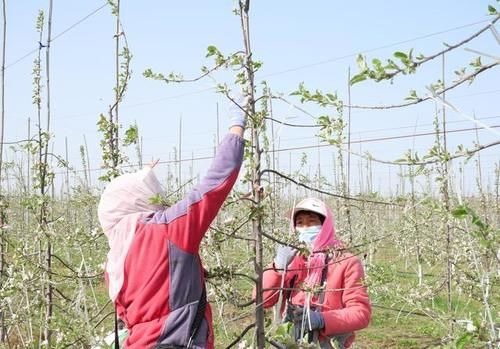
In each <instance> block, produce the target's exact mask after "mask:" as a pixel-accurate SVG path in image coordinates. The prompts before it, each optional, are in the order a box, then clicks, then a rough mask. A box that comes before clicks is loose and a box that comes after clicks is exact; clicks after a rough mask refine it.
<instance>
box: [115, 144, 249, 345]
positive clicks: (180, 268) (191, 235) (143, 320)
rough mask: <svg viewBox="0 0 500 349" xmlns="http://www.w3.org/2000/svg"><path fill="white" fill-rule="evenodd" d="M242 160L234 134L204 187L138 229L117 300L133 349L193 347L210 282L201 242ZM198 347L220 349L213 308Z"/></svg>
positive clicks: (199, 334)
mask: <svg viewBox="0 0 500 349" xmlns="http://www.w3.org/2000/svg"><path fill="white" fill-rule="evenodd" d="M242 159H243V139H242V138H241V137H239V136H237V135H235V134H228V135H227V136H226V137H225V138H224V140H223V141H222V142H221V144H220V146H219V149H218V151H217V155H216V157H215V159H214V161H213V163H212V165H211V167H210V169H209V170H208V172H207V174H206V176H205V177H204V178H203V179H202V180H201V182H200V184H199V185H197V186H196V187H194V188H193V189H192V190H191V192H190V193H189V194H187V195H186V197H185V198H184V199H183V200H181V201H179V202H178V203H176V204H175V205H173V206H172V207H169V208H167V209H165V210H163V211H159V212H156V213H155V214H154V215H152V216H150V217H147V219H145V220H144V221H141V222H139V223H138V224H137V228H136V233H135V236H134V240H133V241H132V244H131V246H130V249H129V251H128V254H127V257H126V260H125V266H124V268H125V269H124V283H123V286H122V288H121V290H120V293H119V294H118V296H117V298H116V308H117V311H118V316H119V317H120V318H121V319H122V320H123V321H124V322H125V324H126V326H127V328H128V330H129V336H128V338H127V340H126V342H125V347H126V348H127V349H150V348H152V347H153V346H155V345H157V344H171V345H178V346H185V345H186V344H187V341H188V338H189V336H190V333H189V332H190V328H191V324H192V322H193V319H194V316H195V314H196V310H197V307H198V301H199V300H200V296H201V293H202V290H203V287H204V282H205V280H204V275H203V268H202V265H201V261H200V257H199V255H198V250H199V246H200V242H201V239H202V238H203V236H204V235H205V233H206V231H207V230H208V228H209V226H210V224H211V222H212V220H213V219H214V218H215V216H216V215H217V212H218V211H219V208H220V207H221V205H222V204H223V202H224V200H225V199H226V197H227V195H228V194H229V192H230V191H231V189H232V187H233V184H234V183H235V181H236V179H237V177H238V173H239V169H240V166H241V163H242ZM192 348H193V349H202V348H209V349H212V348H214V336H213V329H212V313H211V309H210V306H209V305H208V304H207V306H206V308H205V317H204V320H203V321H202V324H201V326H200V328H199V330H198V332H197V335H196V339H195V341H194V345H193V347H192Z"/></svg>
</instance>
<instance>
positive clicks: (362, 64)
mask: <svg viewBox="0 0 500 349" xmlns="http://www.w3.org/2000/svg"><path fill="white" fill-rule="evenodd" d="M356 63H357V64H358V67H359V69H360V70H366V69H368V66H367V65H366V57H365V56H363V55H358V57H357V58H356Z"/></svg>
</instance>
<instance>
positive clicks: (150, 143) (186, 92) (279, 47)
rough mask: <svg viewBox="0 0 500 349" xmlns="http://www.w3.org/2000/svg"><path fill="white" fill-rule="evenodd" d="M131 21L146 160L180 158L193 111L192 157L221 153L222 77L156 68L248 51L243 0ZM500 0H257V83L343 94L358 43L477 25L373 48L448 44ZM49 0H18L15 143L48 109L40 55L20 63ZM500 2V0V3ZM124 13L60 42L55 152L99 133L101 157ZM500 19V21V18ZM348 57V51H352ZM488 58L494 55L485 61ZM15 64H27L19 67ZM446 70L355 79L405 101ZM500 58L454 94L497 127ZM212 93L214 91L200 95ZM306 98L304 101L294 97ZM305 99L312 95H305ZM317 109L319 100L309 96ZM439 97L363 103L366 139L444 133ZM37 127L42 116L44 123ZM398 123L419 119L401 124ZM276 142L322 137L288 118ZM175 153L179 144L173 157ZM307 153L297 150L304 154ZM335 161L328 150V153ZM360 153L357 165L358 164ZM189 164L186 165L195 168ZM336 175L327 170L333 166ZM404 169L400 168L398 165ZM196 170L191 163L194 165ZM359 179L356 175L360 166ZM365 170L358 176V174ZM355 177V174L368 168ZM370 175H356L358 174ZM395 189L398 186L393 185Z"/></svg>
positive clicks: (9, 92)
mask: <svg viewBox="0 0 500 349" xmlns="http://www.w3.org/2000/svg"><path fill="white" fill-rule="evenodd" d="M121 2H122V23H123V27H124V30H125V32H126V35H127V39H128V43H129V47H130V50H131V52H132V54H133V60H132V63H131V64H132V70H133V76H132V80H131V82H130V88H129V90H128V92H127V94H126V96H125V99H124V101H123V103H122V106H121V109H120V119H121V121H122V123H123V124H124V125H128V124H129V123H132V122H134V121H137V122H138V124H139V128H140V131H141V134H142V136H143V139H144V157H145V158H146V159H150V158H152V157H160V158H161V160H168V158H169V156H170V157H173V155H172V154H173V147H174V146H176V145H177V143H178V129H177V127H178V124H179V117H180V115H182V118H183V124H184V129H183V142H182V148H183V151H184V152H183V154H182V156H183V157H189V158H190V157H191V156H194V157H201V156H207V155H211V153H212V149H211V147H212V146H213V140H214V134H215V131H216V113H215V110H216V103H217V102H219V107H220V111H221V129H222V132H223V130H225V129H226V126H227V122H228V117H227V109H228V108H227V106H228V104H227V102H226V101H225V100H224V99H223V98H221V97H220V96H218V95H216V94H215V93H214V92H213V91H210V90H207V89H208V88H210V87H213V86H214V82H213V81H212V80H210V79H206V80H203V81H201V82H198V83H193V84H185V85H165V84H163V83H161V82H157V81H151V80H147V79H145V78H144V77H143V76H142V72H143V71H144V69H146V68H152V69H153V70H155V71H157V72H164V73H168V72H171V71H176V72H180V73H183V74H184V76H185V77H186V78H190V77H195V76H197V74H198V73H199V71H200V70H199V69H200V67H201V66H202V65H208V66H209V65H210V64H211V62H210V61H208V60H206V59H205V58H204V57H205V52H206V47H207V46H208V45H215V46H217V47H218V48H219V49H220V50H221V51H223V52H224V53H230V52H233V51H235V50H239V49H241V48H242V34H241V29H240V22H239V18H238V17H236V16H234V15H233V14H232V9H233V7H234V6H235V2H234V1H220V0H219V1H182V2H181V1H176V2H173V1H169V2H167V1H147V0H145V1H125V0H122V1H121ZM492 2H493V1H483V0H481V1H465V0H460V1H448V0H446V1H428V0H426V1H420V2H418V3H414V2H413V3H410V2H401V1H381V2H352V1H343V2H339V1H317V0H312V1H307V2H303V1H300V2H299V1H281V0H277V1H253V2H252V4H251V39H252V45H253V52H254V58H256V59H259V60H262V61H263V62H264V66H263V68H262V70H261V71H260V72H259V73H258V74H257V81H260V80H262V79H265V80H267V81H268V84H269V86H270V87H271V88H272V90H273V91H276V92H283V93H284V94H285V95H287V94H288V93H290V92H291V91H293V90H294V89H296V88H297V86H298V84H299V83H300V82H302V81H303V82H305V84H306V86H307V87H309V88H311V89H315V88H319V89H322V90H324V91H326V90H330V91H338V92H339V95H340V96H341V97H342V98H347V93H346V91H347V84H346V80H347V70H348V68H349V67H351V70H352V72H353V73H355V72H356V71H357V67H356V63H355V54H356V53H358V52H362V51H367V50H370V49H373V48H377V47H383V46H386V45H389V44H394V43H398V42H401V41H405V40H408V39H412V38H417V37H422V36H425V35H427V34H432V33H437V32H442V31H447V30H448V29H452V28H456V27H460V26H464V25H467V24H472V23H477V22H480V21H484V22H482V23H477V24H474V25H470V26H467V27H465V28H461V29H457V30H453V31H447V32H445V33H442V34H437V35H433V36H430V37H427V38H423V39H419V40H416V41H411V42H408V43H404V44H399V45H395V46H393V47H390V48H386V49H380V50H376V51H373V52H369V53H367V55H368V57H369V58H370V59H371V58H373V57H379V58H382V59H383V58H386V57H389V55H390V54H391V53H392V52H394V51H396V50H403V51H404V50H408V49H409V48H412V47H413V48H414V49H415V52H417V53H419V52H421V53H424V54H431V53H434V52H436V51H437V50H439V49H441V48H442V47H443V46H442V43H443V42H446V43H449V44H453V43H456V42H458V41H461V40H462V39H463V38H465V37H467V36H469V35H471V34H472V33H474V32H475V31H477V30H479V29H480V28H481V27H483V26H485V25H487V20H488V19H490V20H491V18H490V17H488V16H487V6H488V4H489V3H492ZM104 3H105V1H96V0H86V1H76V0H71V1H69V0H67V1H54V14H53V36H55V35H58V34H59V33H61V32H63V31H64V30H66V29H67V28H68V27H70V26H71V25H73V24H74V23H76V22H77V21H79V20H80V19H82V18H83V17H85V16H86V15H88V14H89V13H91V12H92V11H93V10H95V9H97V8H99V7H100V6H101V5H103V4H104ZM47 6H48V1H39V0H36V1H35V0H33V1H7V16H8V18H7V20H8V27H7V51H6V56H7V70H6V76H5V77H6V90H5V94H6V97H5V98H6V99H5V103H6V120H5V140H6V141H15V140H18V139H23V138H26V134H27V119H28V117H31V118H32V119H34V118H35V116H36V110H35V108H34V106H33V105H32V104H31V95H32V76H31V71H32V65H33V63H32V62H33V59H34V58H35V54H31V55H30V56H28V57H26V58H25V59H23V60H21V61H18V59H19V58H21V57H23V56H24V55H25V54H27V53H28V52H30V51H32V50H33V49H35V48H36V47H37V45H38V44H37V41H38V35H37V33H36V32H35V29H34V23H35V18H36V15H37V13H38V10H39V9H42V8H43V9H46V8H47ZM499 7H500V6H499ZM114 25H115V23H114V18H113V16H112V15H111V13H110V10H109V8H104V9H102V10H100V11H98V12H97V13H95V14H94V15H92V16H91V17H89V18H88V19H86V20H85V21H83V22H82V23H80V24H78V25H77V26H75V27H74V28H73V29H71V30H70V31H68V32H66V33H65V34H64V35H62V36H60V37H59V38H57V40H55V41H54V42H53V43H52V49H51V60H52V62H51V89H52V96H51V98H52V116H53V120H52V129H51V131H52V132H53V134H54V135H55V138H54V141H55V152H57V153H59V154H64V139H65V137H68V140H69V153H70V154H69V158H70V161H71V162H72V164H73V165H74V166H75V167H76V168H79V167H80V165H79V164H80V160H79V156H78V149H79V146H80V144H83V136H84V135H85V136H86V138H87V141H88V143H89V148H90V157H91V162H92V164H93V167H97V166H98V164H99V161H100V159H99V156H100V155H99V154H100V151H99V148H98V140H99V138H98V137H97V135H96V132H97V131H96V130H97V128H96V126H95V123H96V121H97V117H98V115H99V113H101V112H102V113H106V111H107V108H108V105H109V104H110V103H112V100H113V90H112V89H113V84H114V40H113V35H114ZM497 28H498V25H497ZM467 47H470V48H474V49H477V50H482V51H484V52H487V53H491V54H496V55H497V56H498V55H500V46H499V45H498V44H497V43H496V42H495V41H494V39H493V36H492V35H491V33H489V32H487V33H484V34H483V35H482V36H481V37H479V38H478V39H477V40H475V41H473V42H472V43H471V44H470V45H467ZM345 56H348V57H346V58H343V59H337V58H339V57H345ZM473 57H474V55H473V54H471V53H468V52H465V51H464V50H463V49H459V50H457V52H456V53H453V54H451V55H449V56H447V63H446V72H445V75H446V79H447V80H448V81H451V80H452V79H453V71H454V70H456V69H457V68H460V67H462V66H465V65H467V64H468V63H469V62H470V61H471V60H472V58H473ZM483 61H484V62H485V63H490V62H491V60H489V59H486V58H485V59H484V60H483ZM12 63H14V64H12ZM213 76H214V78H215V79H216V80H217V81H219V82H223V81H228V82H230V81H231V79H228V75H227V74H214V75H213ZM440 77H441V60H440V59H438V60H436V62H432V63H430V64H429V65H426V66H425V67H423V69H422V70H421V72H419V73H418V74H417V75H412V76H404V77H399V78H398V79H396V80H395V81H394V83H393V84H392V85H391V84H390V83H380V84H375V83H373V82H365V83H362V84H358V85H355V86H354V87H353V88H352V101H353V103H354V104H394V103H399V102H400V101H401V100H402V99H403V98H404V97H406V96H407V94H408V91H409V90H410V89H411V88H414V89H416V90H417V91H418V93H419V94H421V95H424V94H426V90H425V86H426V85H428V84H429V83H431V82H433V81H435V80H436V79H437V78H440ZM499 80H500V74H499V69H498V68H494V69H492V70H491V71H489V72H487V73H486V74H484V75H483V76H482V77H479V78H478V79H477V80H476V81H475V82H474V84H472V85H471V86H470V87H468V86H464V87H460V88H459V89H457V90H456V91H453V92H452V93H450V94H449V95H448V98H449V100H450V101H451V102H452V103H454V104H455V105H456V106H458V107H459V108H460V109H461V110H463V111H464V112H465V113H468V114H469V115H472V114H474V113H475V114H476V115H477V117H479V118H488V119H484V121H483V122H484V123H486V124H488V125H498V124H500V110H499V106H498V100H499V95H500V88H499V85H498V81H499ZM199 91H202V92H199ZM291 100H293V99H291ZM293 101H294V102H295V103H297V104H298V103H299V102H298V101H297V100H296V99H295V100H293ZM274 107H275V117H276V118H278V119H283V118H285V117H286V118H290V119H289V120H288V121H289V122H296V123H311V118H310V117H309V116H307V115H305V114H301V113H300V112H298V111H295V110H290V108H288V107H287V106H286V105H283V104H279V103H277V102H276V103H275V105H274ZM303 107H304V108H305V109H307V110H309V111H310V112H312V113H317V112H319V110H318V109H317V108H315V107H313V106H308V105H306V106H303ZM433 110H434V104H433V103H432V102H427V103H424V105H421V106H418V107H412V108H406V109H404V110H394V111H379V112H372V111H369V112H366V111H365V112H357V111H353V113H352V132H353V136H352V138H353V139H354V140H356V139H369V138H378V137H386V136H395V135H401V134H405V135H406V134H412V133H414V132H415V131H416V132H426V131H430V130H432V125H431V123H432V117H433ZM448 119H449V120H450V122H452V123H450V125H449V129H460V128H468V127H473V124H472V123H471V122H464V120H465V119H464V118H463V117H461V116H459V115H456V114H455V113H452V112H448ZM32 127H33V126H32ZM396 127H410V128H403V129H397V130H394V129H393V130H387V129H391V128H396ZM479 135H480V142H481V143H489V142H493V141H495V140H497V139H498V137H496V138H495V136H494V135H493V134H492V133H490V132H488V131H480V132H479ZM279 136H280V140H279V144H278V143H277V144H276V147H278V146H279V147H282V148H284V147H296V146H304V145H314V144H317V140H316V139H314V132H313V131H311V130H304V129H301V130H297V129H287V128H282V129H279ZM474 137H475V134H474V133H473V132H464V133H456V134H453V135H451V136H450V137H449V141H450V144H451V145H456V144H460V143H462V144H464V145H465V146H469V147H472V146H473V142H474ZM431 144H432V137H419V138H415V139H413V138H405V139H402V140H394V141H386V142H370V143H363V144H362V145H359V144H357V145H354V146H353V148H354V150H356V151H370V152H371V153H372V155H373V156H374V157H376V158H380V159H385V160H394V159H397V158H399V157H401V155H402V154H403V153H404V152H405V151H406V150H407V149H408V148H411V147H413V146H415V149H417V150H419V151H420V153H422V152H425V150H426V149H428V148H429V147H430V145H431ZM169 153H170V154H169ZM300 154H301V151H294V152H292V159H293V163H297V162H298V161H297V159H298V157H299V156H300ZM316 156H317V150H313V151H311V152H310V159H311V166H312V168H313V169H315V167H316V163H317V158H316ZM320 156H321V159H322V166H323V169H322V171H324V172H323V174H326V175H327V177H329V178H331V176H332V173H331V172H332V167H331V157H332V155H331V149H327V148H324V149H322V150H321V155H320ZM280 157H281V162H282V166H283V168H284V169H285V171H288V163H289V155H288V153H287V152H283V153H280ZM325 159H328V160H327V161H326V160H325ZM498 160H499V156H498V147H497V148H493V149H490V150H488V151H485V152H484V156H483V157H482V161H483V162H484V164H483V166H484V175H485V180H487V179H488V178H490V180H492V179H493V171H494V161H498ZM358 162H359V160H358V159H357V158H353V160H352V163H353V166H354V167H355V168H356V169H353V172H357V166H358V165H357V164H358ZM206 164H207V162H206V161H200V162H199V163H197V164H196V165H195V166H197V168H196V169H195V172H198V170H199V169H202V168H204V167H206ZM187 167H188V164H186V166H185V171H188V168H187ZM373 171H374V177H376V178H374V182H375V183H374V184H375V185H376V188H375V189H377V188H378V186H380V188H383V189H384V190H387V188H388V187H389V186H391V187H394V186H395V181H397V179H395V178H393V179H392V180H391V181H390V182H389V181H388V173H389V170H388V167H387V166H386V165H382V166H374V170H373ZM325 172H326V173H325ZM395 172H396V168H394V167H393V168H392V169H391V170H390V173H391V175H394V173H395ZM186 173H188V172H186ZM466 173H467V174H468V176H469V177H468V178H469V179H468V183H469V184H468V187H469V188H473V186H474V183H473V181H472V180H471V178H473V176H474V175H475V169H474V166H473V163H470V164H469V165H468V166H467V168H466ZM353 176H354V175H353ZM354 177H356V176H354ZM354 177H353V182H357V179H355V178H354ZM354 186H356V183H354ZM393 190H394V188H393Z"/></svg>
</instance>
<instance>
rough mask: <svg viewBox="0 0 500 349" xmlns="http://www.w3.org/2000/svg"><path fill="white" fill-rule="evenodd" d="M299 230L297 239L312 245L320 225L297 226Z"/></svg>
mask: <svg viewBox="0 0 500 349" xmlns="http://www.w3.org/2000/svg"><path fill="white" fill-rule="evenodd" d="M296 229H297V231H298V232H299V241H302V242H305V243H306V244H308V245H312V244H313V242H314V240H315V239H316V236H318V234H319V232H320V230H321V225H313V226H310V227H297V228H296Z"/></svg>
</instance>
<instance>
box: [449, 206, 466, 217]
mask: <svg viewBox="0 0 500 349" xmlns="http://www.w3.org/2000/svg"><path fill="white" fill-rule="evenodd" d="M468 213H469V211H468V209H467V207H465V206H458V207H456V208H455V209H453V210H452V211H451V214H452V215H453V217H455V218H465V217H466V216H467V214H468Z"/></svg>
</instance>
